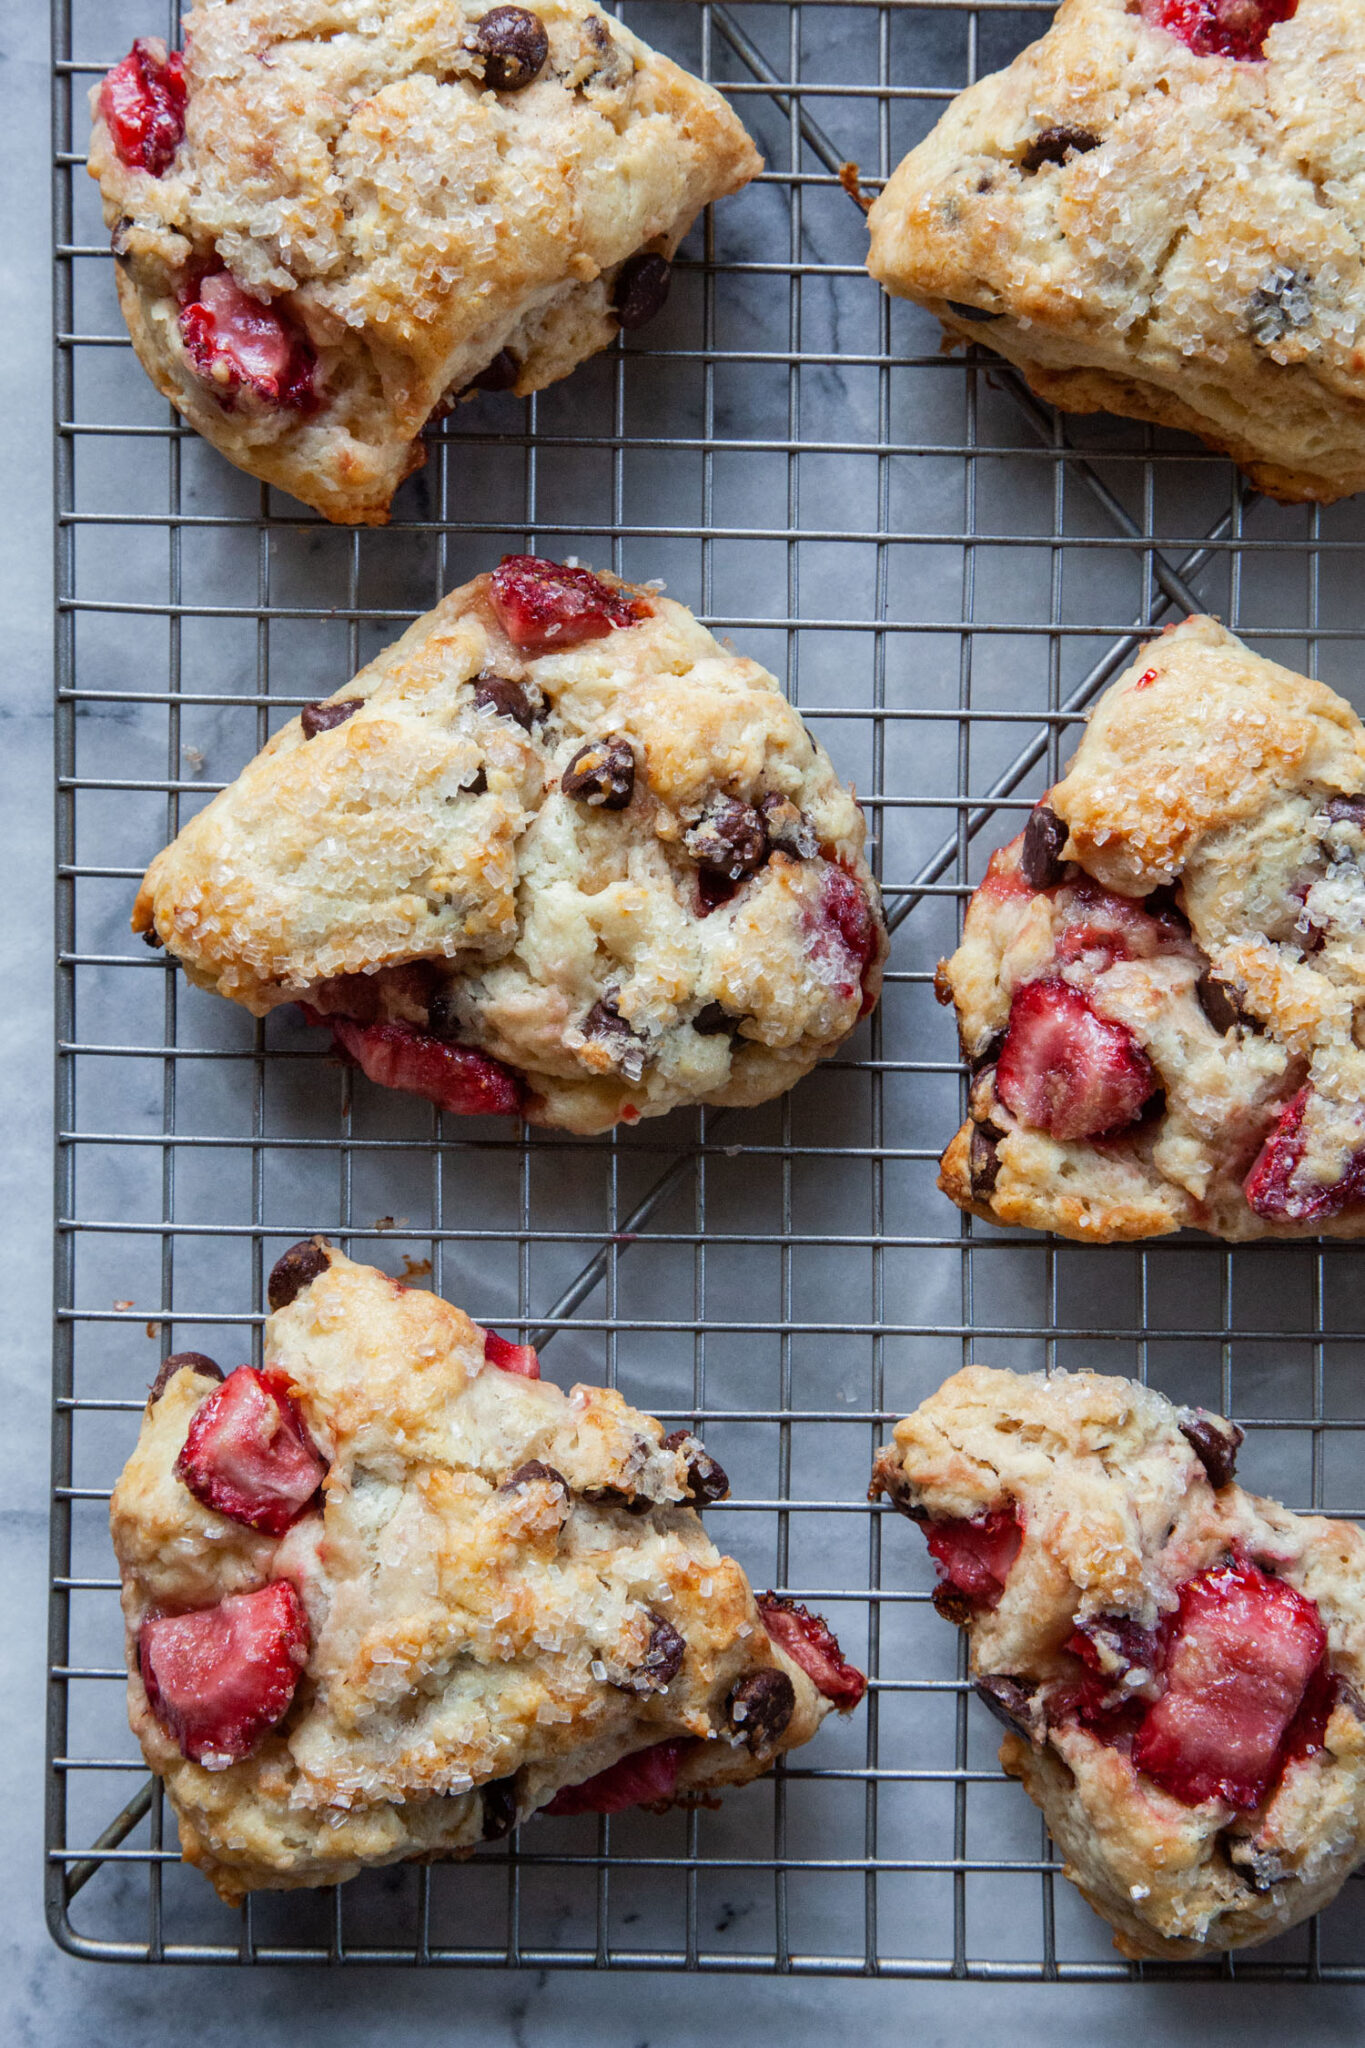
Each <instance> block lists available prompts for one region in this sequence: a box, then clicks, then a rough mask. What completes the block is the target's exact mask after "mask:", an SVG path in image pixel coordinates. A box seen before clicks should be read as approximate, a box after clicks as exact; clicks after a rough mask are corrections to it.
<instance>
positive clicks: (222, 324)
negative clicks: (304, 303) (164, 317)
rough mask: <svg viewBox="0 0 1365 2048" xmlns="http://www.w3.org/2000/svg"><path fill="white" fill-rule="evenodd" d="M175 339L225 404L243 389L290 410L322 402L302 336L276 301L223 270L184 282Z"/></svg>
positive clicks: (303, 409)
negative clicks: (271, 302)
mask: <svg viewBox="0 0 1365 2048" xmlns="http://www.w3.org/2000/svg"><path fill="white" fill-rule="evenodd" d="M180 338H181V340H182V341H183V343H184V345H185V353H186V355H187V356H188V357H189V359H190V361H191V363H192V364H193V365H194V368H195V371H196V373H197V375H199V376H200V377H202V378H203V379H204V382H205V383H206V384H208V385H210V386H211V387H212V390H213V395H214V397H215V398H217V399H218V400H220V401H221V403H222V404H223V405H225V406H227V407H229V408H230V407H231V406H232V404H233V403H234V401H235V400H236V397H237V394H238V393H239V392H240V391H241V390H242V389H243V388H245V389H247V390H249V391H254V392H255V394H256V396H257V397H258V398H260V399H263V400H264V401H265V403H266V404H267V405H278V406H282V407H284V408H285V409H286V410H288V411H290V412H297V413H301V414H308V413H312V412H316V411H317V409H318V407H319V406H320V405H321V403H322V401H321V399H320V398H319V397H318V394H317V392H316V390H315V389H314V379H315V376H316V372H317V356H316V355H315V354H314V351H313V345H312V343H311V342H310V341H309V339H308V337H307V336H306V335H305V334H303V333H302V332H301V331H300V329H299V328H298V327H296V326H295V325H294V323H293V321H292V320H290V318H289V317H288V315H287V314H286V313H285V312H284V311H283V310H282V309H281V308H280V307H279V306H276V305H264V304H262V302H261V300H260V299H253V298H252V297H251V296H250V295H249V293H247V292H244V291H243V290H242V288H241V286H240V285H239V284H238V283H237V281H236V279H235V278H234V277H233V275H232V273H231V272H230V271H228V270H211V271H209V272H208V273H207V274H206V275H203V276H201V277H200V278H199V279H198V280H197V282H196V283H194V284H193V285H191V286H187V287H186V292H185V296H184V298H183V300H182V303H181V307H180Z"/></svg>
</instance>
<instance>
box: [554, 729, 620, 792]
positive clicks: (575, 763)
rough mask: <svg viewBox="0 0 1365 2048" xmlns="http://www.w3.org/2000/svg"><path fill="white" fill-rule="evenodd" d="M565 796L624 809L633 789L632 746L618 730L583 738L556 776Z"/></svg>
mask: <svg viewBox="0 0 1365 2048" xmlns="http://www.w3.org/2000/svg"><path fill="white" fill-rule="evenodd" d="M559 786H560V788H561V789H562V790H563V792H564V794H565V796H571V797H576V798H577V800H578V802H579V803H581V804H592V805H593V806H594V808H596V809H600V810H604V811H623V810H624V809H625V808H626V805H627V804H628V803H629V802H630V799H631V795H632V793H633V792H634V789H635V749H634V747H632V745H631V744H630V741H629V740H628V739H626V737H625V736H624V734H622V733H619V732H607V733H603V735H602V737H601V738H600V739H596V740H586V741H585V742H584V744H583V745H582V746H581V747H580V748H579V749H578V752H577V753H576V754H575V755H574V757H573V759H572V760H571V761H570V763H569V765H568V767H567V768H566V769H565V770H564V773H563V774H562V775H561V776H560V778H559Z"/></svg>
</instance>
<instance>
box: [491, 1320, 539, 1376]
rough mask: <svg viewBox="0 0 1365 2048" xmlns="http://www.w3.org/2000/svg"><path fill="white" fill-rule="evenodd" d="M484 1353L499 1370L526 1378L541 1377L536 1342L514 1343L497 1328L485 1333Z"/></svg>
mask: <svg viewBox="0 0 1365 2048" xmlns="http://www.w3.org/2000/svg"><path fill="white" fill-rule="evenodd" d="M483 1355H484V1358H485V1359H486V1360H487V1362H488V1364H489V1365H495V1366H496V1367H497V1368H498V1371H499V1372H514V1373H516V1374H517V1375H518V1377H519V1378H521V1379H524V1380H538V1379H539V1378H540V1360H539V1358H538V1357H537V1356H536V1347H535V1345H534V1344H513V1343H511V1342H510V1341H509V1339H508V1338H506V1337H500V1336H499V1335H498V1333H497V1331H496V1330H485V1331H484V1333H483Z"/></svg>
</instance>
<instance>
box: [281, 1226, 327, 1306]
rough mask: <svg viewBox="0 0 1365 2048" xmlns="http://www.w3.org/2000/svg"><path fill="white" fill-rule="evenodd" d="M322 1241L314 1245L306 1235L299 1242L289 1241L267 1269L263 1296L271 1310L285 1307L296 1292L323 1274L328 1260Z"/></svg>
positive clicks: (308, 1285) (324, 1240)
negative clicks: (281, 1256) (283, 1251)
mask: <svg viewBox="0 0 1365 2048" xmlns="http://www.w3.org/2000/svg"><path fill="white" fill-rule="evenodd" d="M326 1242H327V1240H326V1238H324V1239H323V1240H322V1244H315V1243H314V1242H313V1240H312V1238H309V1237H305V1238H302V1239H301V1240H300V1242H299V1243H298V1244H291V1245H290V1247H289V1249H288V1251H287V1252H286V1253H285V1254H284V1257H283V1258H282V1259H277V1260H276V1261H275V1264H274V1265H273V1266H272V1267H271V1269H270V1278H269V1280H268V1281H267V1282H266V1289H265V1293H266V1299H267V1301H268V1302H269V1303H270V1306H271V1308H272V1309H281V1308H288V1306H289V1304H290V1302H291V1301H292V1300H293V1299H294V1297H295V1295H296V1294H299V1293H301V1292H302V1290H303V1289H304V1288H305V1287H311V1286H312V1284H313V1282H314V1281H315V1280H316V1279H317V1277H318V1275H319V1274H320V1273H325V1272H326V1271H327V1268H328V1266H329V1265H330V1264H331V1260H330V1259H329V1258H328V1256H327V1253H326V1252H325V1251H324V1250H323V1245H325V1244H326Z"/></svg>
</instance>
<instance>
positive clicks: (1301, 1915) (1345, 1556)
mask: <svg viewBox="0 0 1365 2048" xmlns="http://www.w3.org/2000/svg"><path fill="white" fill-rule="evenodd" d="M1182 1422H1183V1423H1185V1424H1186V1425H1187V1426H1190V1425H1191V1424H1196V1425H1198V1426H1200V1427H1202V1431H1203V1433H1204V1436H1205V1440H1206V1441H1208V1440H1209V1438H1210V1437H1213V1436H1218V1435H1224V1433H1226V1435H1227V1436H1228V1437H1229V1438H1230V1440H1231V1441H1232V1442H1233V1444H1234V1445H1235V1442H1236V1440H1237V1439H1236V1436H1235V1433H1232V1432H1230V1431H1229V1426H1228V1425H1227V1424H1226V1423H1224V1422H1223V1421H1222V1419H1221V1418H1220V1417H1212V1416H1205V1415H1203V1414H1202V1411H1201V1412H1199V1413H1198V1414H1197V1415H1192V1413H1191V1411H1190V1410H1188V1409H1184V1410H1182V1409H1177V1408H1175V1407H1173V1406H1172V1404H1171V1403H1170V1402H1169V1401H1167V1400H1166V1399H1165V1398H1164V1397H1163V1396H1162V1395H1160V1394H1158V1393H1156V1392H1154V1391H1153V1390H1151V1389H1150V1388H1147V1387H1142V1386H1138V1385H1136V1384H1134V1383H1133V1382H1131V1381H1129V1380H1123V1379H1115V1378H1109V1377H1106V1376H1101V1375H1100V1374H1098V1373H1091V1372H1081V1373H1066V1372H1058V1373H1054V1374H1052V1375H1051V1376H1050V1377H1049V1376H1045V1375H1044V1374H1041V1373H1036V1374H1027V1375H1026V1374H1016V1373H1010V1372H1002V1371H994V1370H991V1369H988V1368H987V1367H984V1366H976V1365H974V1366H968V1367H966V1368H965V1369H964V1370H963V1371H962V1372H959V1373H956V1374H955V1375H954V1376H953V1378H952V1379H950V1380H948V1381H947V1382H946V1383H945V1384H944V1385H943V1386H942V1387H940V1388H939V1390H938V1391H937V1393H935V1394H932V1395H931V1396H930V1397H929V1399H928V1400H927V1401H925V1402H923V1403H922V1404H921V1406H920V1407H919V1408H917V1409H916V1411H915V1413H914V1414H913V1415H910V1416H907V1417H906V1419H905V1420H904V1421H903V1422H900V1423H898V1424H897V1426H896V1431H895V1441H894V1446H888V1447H887V1448H886V1449H885V1450H884V1451H882V1452H881V1454H880V1455H879V1457H878V1460H877V1464H876V1468H875V1473H874V1478H873V1485H872V1492H873V1494H874V1496H875V1495H876V1494H877V1493H878V1492H885V1493H886V1494H888V1495H889V1496H890V1498H891V1499H892V1501H893V1503H894V1504H895V1505H896V1506H898V1507H900V1508H901V1509H902V1510H903V1511H905V1512H907V1513H909V1514H910V1515H911V1516H912V1517H914V1518H916V1519H923V1518H926V1517H927V1518H928V1519H929V1520H930V1521H931V1522H932V1521H933V1520H935V1519H939V1518H951V1519H958V1518H962V1519H966V1520H971V1519H973V1518H977V1519H979V1518H980V1517H982V1516H983V1515H986V1514H990V1513H993V1512H999V1511H1000V1510H1002V1509H1005V1508H1008V1507H1010V1506H1012V1507H1013V1509H1014V1512H1015V1515H1016V1516H1017V1519H1018V1521H1019V1523H1020V1524H1021V1525H1022V1544H1021V1547H1020V1549H1019V1552H1018V1555H1017V1558H1016V1559H1015V1561H1014V1562H1013V1563H1012V1564H1011V1566H1010V1567H1009V1571H1008V1575H1007V1577H1006V1579H1005V1581H1004V1588H1003V1591H1002V1592H1001V1594H1000V1596H999V1603H998V1605H997V1606H996V1607H995V1608H994V1609H993V1610H992V1609H987V1608H985V1607H980V1606H978V1607H976V1608H974V1609H973V1610H971V1611H970V1613H969V1614H968V1616H967V1619H966V1621H965V1625H966V1627H967V1629H968V1632H969V1639H970V1644H971V1671H972V1676H973V1678H974V1679H976V1680H977V1681H978V1682H979V1681H981V1680H987V1681H989V1680H992V1679H1000V1680H1012V1681H1015V1682H1016V1684H1017V1686H1018V1691H1017V1692H1015V1691H1012V1690H1010V1688H1009V1687H1008V1686H997V1687H995V1688H993V1690H994V1693H995V1698H996V1701H997V1703H998V1702H999V1701H1000V1700H1001V1698H1002V1696H1003V1698H1004V1700H1005V1701H1006V1702H1007V1703H1008V1704H1009V1705H1010V1706H1011V1708H1012V1710H1013V1711H1015V1712H1016V1713H1017V1714H1018V1715H1019V1717H1020V1720H1021V1725H1020V1727H1019V1728H1018V1729H1016V1730H1015V1731H1014V1732H1011V1733H1010V1734H1009V1735H1008V1736H1007V1737H1006V1739H1005V1742H1004V1744H1003V1746H1002V1748H1001V1752H1000V1760H1001V1763H1002V1764H1003V1765H1004V1767H1005V1769H1006V1770H1007V1771H1008V1772H1009V1773H1010V1774H1011V1776H1013V1777H1017V1778H1019V1779H1020V1780H1021V1781H1022V1783H1023V1785H1024V1787H1025V1789H1026V1790H1027V1792H1028V1794H1029V1796H1030V1797H1031V1798H1032V1799H1033V1800H1034V1802H1035V1803H1036V1804H1037V1805H1038V1806H1040V1807H1041V1808H1042V1811H1043V1814H1044V1817H1045V1818H1046V1820H1047V1824H1048V1828H1049V1830H1050V1831H1051V1833H1052V1836H1053V1838H1054V1840H1055V1841H1056V1842H1057V1844H1058V1847H1059V1848H1060V1849H1061V1850H1062V1853H1063V1855H1064V1856H1065V1858H1066V1864H1065V1869H1066V1875H1067V1876H1068V1877H1069V1878H1070V1879H1071V1880H1072V1882H1073V1883H1074V1884H1075V1885H1077V1886H1078V1887H1079V1889H1080V1890H1081V1892H1082V1893H1083V1894H1084V1896H1085V1897H1086V1898H1087V1899H1088V1900H1089V1902H1090V1904H1091V1905H1092V1906H1093V1907H1094V1909H1095V1911H1096V1912H1097V1913H1100V1914H1102V1915H1103V1916H1104V1918H1105V1919H1106V1920H1108V1921H1109V1923H1110V1925H1111V1926H1112V1927H1113V1929H1114V1945H1115V1947H1116V1948H1118V1949H1119V1950H1120V1952H1121V1953H1122V1954H1123V1955H1126V1956H1131V1957H1154V1958H1158V1959H1171V1960H1174V1959H1179V1958H1187V1957H1197V1956H1202V1955H1207V1954H1209V1953H1210V1951H1214V1950H1220V1949H1229V1948H1242V1947H1246V1946H1247V1945H1249V1944H1251V1943H1255V1942H1261V1941H1267V1940H1269V1939H1270V1938H1271V1936H1272V1935H1275V1934H1279V1933H1282V1932H1283V1931H1284V1930H1285V1929H1286V1928H1288V1927H1292V1926H1294V1925H1295V1924H1296V1923H1297V1922H1298V1921H1300V1920H1303V1919H1305V1918H1306V1917H1307V1916H1308V1915H1309V1914H1310V1913H1315V1912H1317V1911H1318V1910H1319V1909H1320V1908H1321V1907H1322V1906H1325V1905H1326V1904H1327V1903H1328V1901H1329V1900H1330V1899H1331V1898H1332V1897H1333V1896H1334V1895H1335V1893H1336V1891H1337V1890H1338V1888H1339V1886H1340V1885H1341V1883H1342V1881H1343V1880H1344V1879H1345V1878H1346V1877H1347V1876H1348V1875H1349V1873H1350V1871H1351V1869H1352V1868H1353V1867H1354V1865H1355V1864H1356V1863H1357V1862H1358V1861H1359V1860H1360V1857H1361V1856H1362V1854H1365V1724H1363V1722H1362V1715H1365V1708H1362V1706H1361V1702H1360V1699H1359V1697H1358V1692H1357V1688H1361V1687H1362V1686H1365V1538H1362V1535H1361V1532H1360V1531H1359V1530H1358V1529H1356V1528H1355V1527H1354V1526H1353V1525H1351V1524H1349V1523H1346V1522H1331V1521H1326V1520H1324V1519H1323V1518H1322V1517H1320V1516H1316V1515H1310V1516H1305V1515H1295V1514H1291V1513H1290V1512H1289V1511H1288V1510H1287V1509H1286V1508H1283V1507H1281V1506H1280V1505H1279V1504H1278V1503H1277V1502H1275V1501H1269V1500H1262V1499H1259V1498H1258V1497H1257V1496H1255V1495H1253V1494H1249V1493H1244V1492H1243V1490H1242V1489H1241V1487H1239V1486H1237V1485H1236V1484H1234V1483H1231V1482H1229V1483H1225V1484H1222V1485H1220V1486H1218V1487H1217V1488H1215V1486H1214V1485H1213V1484H1212V1483H1211V1481H1210V1477H1209V1474H1208V1473H1207V1472H1206V1470H1205V1465H1204V1463H1203V1462H1202V1461H1201V1458H1200V1457H1199V1456H1198V1455H1197V1454H1196V1451H1195V1449H1194V1447H1193V1445H1192V1444H1191V1442H1190V1441H1189V1440H1188V1439H1187V1437H1186V1436H1185V1435H1184V1434H1183V1433H1182V1429H1181V1424H1182ZM1230 1552H1231V1553H1233V1554H1236V1555H1244V1556H1245V1557H1247V1558H1250V1559H1252V1560H1254V1561H1255V1562H1256V1564H1257V1565H1258V1566H1259V1567H1260V1568H1262V1569H1264V1570H1267V1571H1270V1572H1273V1574H1274V1576H1275V1578H1276V1579H1277V1580H1279V1581H1283V1582H1286V1583H1287V1584H1288V1585H1290V1586H1292V1587H1294V1588H1295V1589H1297V1590H1298V1591H1299V1592H1301V1593H1302V1594H1304V1595H1306V1596H1307V1598H1308V1599H1311V1600H1313V1601H1314V1602H1316V1604H1317V1608H1318V1612H1319V1615H1320V1618H1321V1622H1322V1624H1323V1626H1324V1627H1325V1628H1326V1631H1327V1638H1328V1649H1327V1656H1328V1660H1329V1664H1330V1669H1331V1672H1332V1673H1333V1674H1334V1677H1335V1681H1336V1692H1335V1704H1334V1705H1333V1706H1332V1709H1331V1711H1330V1714H1329V1715H1328V1717H1327V1719H1326V1725H1325V1729H1324V1731H1323V1736H1322V1746H1321V1748H1319V1749H1318V1750H1317V1751H1316V1753H1313V1754H1308V1755H1306V1756H1299V1757H1292V1758H1291V1760H1290V1761H1289V1762H1288V1763H1287V1765H1286V1766H1285V1767H1284V1769H1283V1771H1282V1774H1281V1775H1280V1777H1279V1779H1278V1782H1277V1783H1275V1784H1274V1785H1273V1787H1272V1789H1271V1791H1270V1793H1269V1796H1268V1797H1267V1798H1266V1799H1265V1800H1264V1801H1263V1803H1262V1804H1261V1805H1260V1806H1258V1807H1256V1808H1255V1809H1253V1810H1251V1811H1241V1812H1238V1811H1237V1810H1235V1809H1234V1808H1232V1807H1230V1806H1229V1805H1228V1804H1227V1803H1226V1802H1225V1801H1224V1800H1221V1799H1218V1798H1211V1799H1206V1800H1204V1801H1203V1802H1202V1803H1201V1804H1198V1805H1187V1804H1185V1803H1183V1802H1182V1801H1181V1800H1180V1799H1178V1798H1176V1797H1174V1796H1173V1795H1172V1794H1171V1793H1170V1792H1169V1791H1167V1790H1165V1789H1164V1788H1163V1787H1162V1786H1161V1785H1159V1784H1157V1783H1156V1782H1155V1781H1154V1780H1153V1779H1151V1778H1150V1777H1148V1776H1146V1775H1145V1774H1144V1773H1142V1772H1140V1771H1138V1770H1137V1769H1135V1768H1134V1765H1133V1762H1132V1758H1131V1755H1130V1754H1128V1753H1127V1751H1126V1750H1125V1747H1124V1744H1123V1741H1122V1739H1121V1738H1120V1739H1117V1740H1115V1739H1112V1738H1111V1739H1109V1740H1103V1739H1101V1738H1100V1736H1099V1735H1097V1734H1096V1733H1094V1732H1092V1730H1091V1729H1090V1728H1088V1727H1086V1726H1084V1725H1082V1724H1081V1722H1080V1721H1079V1719H1077V1718H1076V1716H1075V1714H1074V1711H1072V1710H1071V1709H1070V1708H1069V1706H1068V1704H1067V1691H1066V1689H1067V1688H1068V1687H1071V1688H1072V1689H1073V1690H1074V1684H1075V1681H1076V1679H1077V1677H1078V1675H1079V1676H1083V1675H1084V1667H1083V1666H1082V1664H1081V1661H1080V1659H1079V1658H1078V1657H1077V1656H1075V1655H1073V1654H1072V1653H1071V1652H1070V1651H1069V1650H1068V1649H1067V1647H1066V1645H1067V1643H1068V1641H1069V1640H1070V1639H1071V1637H1072V1634H1073V1631H1074V1630H1075V1629H1076V1628H1077V1627H1078V1626H1079V1625H1081V1624H1085V1623H1093V1622H1095V1621H1096V1620H1098V1619H1100V1618H1104V1619H1106V1620H1108V1621H1109V1622H1110V1623H1112V1622H1113V1621H1114V1620H1115V1619H1116V1618H1121V1619H1124V1620H1127V1621H1131V1623H1132V1624H1133V1625H1134V1626H1135V1627H1136V1628H1139V1629H1142V1630H1147V1631H1150V1630H1152V1629H1153V1628H1154V1627H1156V1626H1157V1625H1158V1624H1159V1623H1160V1620H1161V1618H1162V1617H1163V1616H1165V1615H1170V1614H1171V1613H1172V1612H1173V1611H1174V1610H1175V1608H1176V1606H1177V1601H1178V1593H1177V1589H1178V1588H1179V1587H1180V1586H1181V1585H1182V1583H1185V1582H1188V1581H1189V1580H1190V1578H1191V1577H1192V1576H1193V1575H1194V1574H1196V1573H1199V1572H1201V1571H1203V1570H1205V1569H1207V1568H1208V1567H1210V1566H1215V1565H1217V1564H1218V1563H1219V1562H1220V1560H1221V1559H1223V1558H1224V1557H1225V1556H1226V1555H1227V1554H1228V1553H1230ZM940 1597H941V1598H942V1596H940ZM942 1604H943V1605H944V1606H945V1608H947V1607H949V1606H950V1605H951V1604H952V1603H951V1602H950V1601H946V1600H945V1601H943V1602H942ZM965 1606H966V1603H961V1605H959V1606H956V1607H953V1618H954V1619H958V1618H959V1616H960V1614H961V1613H962V1611H963V1609H964V1608H965ZM986 1690H987V1694H988V1695H989V1693H990V1691H991V1690H992V1688H990V1687H989V1686H988V1687H987V1689H986Z"/></svg>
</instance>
